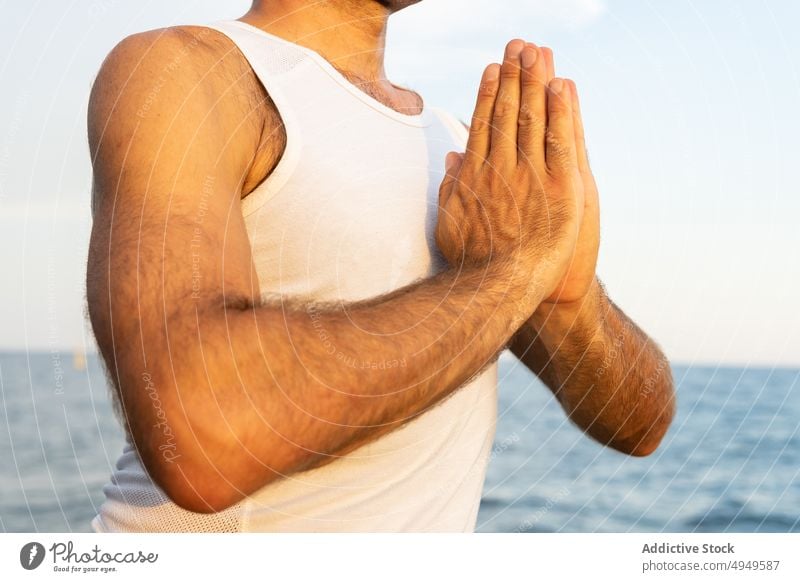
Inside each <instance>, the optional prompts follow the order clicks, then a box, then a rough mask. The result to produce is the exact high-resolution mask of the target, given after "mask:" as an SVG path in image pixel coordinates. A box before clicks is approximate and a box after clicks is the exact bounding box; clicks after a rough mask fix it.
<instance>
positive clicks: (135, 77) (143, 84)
mask: <svg viewBox="0 0 800 582" xmlns="http://www.w3.org/2000/svg"><path fill="white" fill-rule="evenodd" d="M261 91H263V90H262V89H260V86H259V84H258V82H257V80H256V79H255V75H254V73H252V70H251V69H250V67H249V65H248V64H247V62H246V61H245V60H244V58H243V57H242V56H241V54H240V53H239V52H238V51H236V49H235V45H233V43H232V42H231V41H230V40H229V39H227V37H225V36H224V35H223V34H221V33H219V32H217V31H215V30H213V29H210V28H205V27H195V26H178V27H171V28H163V29H158V30H151V31H147V32H142V33H138V34H134V35H132V36H129V37H127V38H125V39H124V40H122V41H121V42H120V43H119V44H117V46H115V47H114V48H113V50H112V51H111V52H110V53H109V54H108V56H107V57H106V58H105V60H104V61H103V64H102V66H101V67H100V71H99V72H98V74H97V77H96V78H95V81H94V84H93V86H92V91H91V95H90V98H89V137H90V141H91V140H92V138H93V137H98V136H93V131H95V130H98V129H100V128H98V127H97V125H98V124H101V126H102V127H105V125H106V123H107V122H108V121H109V119H110V118H112V117H116V119H115V123H116V125H123V126H124V125H125V121H128V122H130V124H133V123H134V122H135V123H139V122H141V121H150V122H155V121H158V119H159V118H161V117H164V114H167V115H168V114H170V113H177V111H178V110H179V109H186V108H187V107H188V108H191V107H197V106H198V105H201V106H202V105H205V106H206V108H207V107H209V106H211V105H213V106H214V107H216V108H221V109H226V110H227V109H236V108H237V107H238V108H239V109H241V110H242V111H243V112H245V113H249V114H252V111H248V107H247V106H248V105H249V109H253V108H254V107H256V104H257V102H258V101H259V98H261V100H262V101H263V94H260V92H261ZM228 112H230V111H228ZM199 113H201V114H202V113H203V112H202V111H200V112H199ZM220 121H224V119H220Z"/></svg>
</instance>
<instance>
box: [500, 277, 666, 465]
mask: <svg viewBox="0 0 800 582" xmlns="http://www.w3.org/2000/svg"><path fill="white" fill-rule="evenodd" d="M512 349H513V351H514V352H515V354H517V356H518V357H520V359H522V361H523V362H525V364H526V365H527V366H528V367H529V368H530V369H531V370H533V371H534V372H535V373H537V374H538V375H539V377H540V378H541V379H542V380H543V381H544V382H545V383H546V384H547V385H548V387H549V388H550V389H551V390H552V391H553V393H554V394H555V396H556V398H557V399H558V401H559V402H560V404H561V405H562V407H563V408H564V410H565V411H566V412H567V414H568V415H569V417H570V418H571V419H572V420H573V421H574V422H575V423H576V424H577V425H578V426H579V427H580V428H581V429H583V430H584V431H586V432H587V433H588V434H589V435H590V436H592V437H593V438H595V439H596V440H598V441H600V442H602V443H604V444H608V445H609V446H612V447H614V448H616V449H618V450H620V451H623V452H626V453H629V454H634V455H645V454H648V453H650V452H652V451H653V450H654V449H655V448H656V447H657V445H658V443H659V442H660V440H661V438H662V437H663V435H664V433H665V432H666V429H667V428H668V426H669V424H670V422H671V419H672V416H673V413H674V411H673V409H674V393H673V387H672V376H671V372H670V368H669V362H668V361H667V359H666V357H665V356H664V354H663V353H662V352H661V350H660V349H659V348H658V346H657V345H656V344H655V343H654V342H653V340H651V339H650V338H649V337H648V336H647V335H646V334H645V333H644V332H643V331H642V330H641V329H639V327H638V326H637V325H636V324H635V323H634V322H633V321H631V320H630V319H629V318H628V317H627V316H626V315H625V314H624V313H623V312H622V311H621V310H620V309H619V308H618V307H617V306H616V305H614V303H613V302H611V300H610V299H608V297H607V296H606V294H605V292H604V291H603V289H602V287H601V285H600V284H599V282H598V281H596V280H595V283H594V284H593V287H592V289H591V291H590V292H589V294H587V296H586V297H585V298H584V300H582V301H578V302H575V303H574V304H564V305H559V304H547V303H544V304H542V305H541V306H540V307H539V309H538V310H537V311H536V312H535V313H534V314H533V315H532V316H531V318H530V319H529V320H528V321H527V322H526V323H525V324H524V325H523V326H522V328H521V329H520V331H519V333H518V334H517V336H516V337H515V338H514V340H513V342H512Z"/></svg>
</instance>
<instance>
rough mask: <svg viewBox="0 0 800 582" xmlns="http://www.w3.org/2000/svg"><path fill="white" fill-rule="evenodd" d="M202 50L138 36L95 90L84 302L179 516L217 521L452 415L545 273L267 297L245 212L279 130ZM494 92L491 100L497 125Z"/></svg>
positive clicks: (486, 96)
mask: <svg viewBox="0 0 800 582" xmlns="http://www.w3.org/2000/svg"><path fill="white" fill-rule="evenodd" d="M199 35H200V33H198V31H197V29H194V30H193V31H190V32H185V31H177V32H176V31H170V32H166V33H159V32H156V33H148V34H145V35H139V36H137V37H134V38H132V39H130V40H128V41H126V42H124V43H123V44H122V45H121V46H120V47H118V48H117V49H115V51H114V52H113V53H112V55H111V56H110V57H109V59H108V60H107V61H106V63H105V64H104V66H103V69H102V70H101V72H100V74H99V76H98V80H97V81H96V84H95V88H94V90H93V94H92V98H91V103H90V111H89V136H90V147H91V153H92V159H93V165H94V177H95V185H94V188H95V192H96V201H95V206H94V211H95V217H94V226H93V231H92V239H91V246H90V253H89V265H88V277H87V296H88V300H89V312H90V317H91V321H92V325H93V329H94V331H95V335H96V337H97V340H98V344H99V346H100V349H101V351H102V353H103V356H104V358H105V361H106V363H107V365H108V367H109V370H110V373H111V375H112V377H113V381H114V382H115V384H116V387H117V389H118V390H119V394H120V398H121V401H122V404H123V409H124V412H125V415H126V421H127V424H128V427H129V430H130V432H131V436H132V438H133V440H134V442H135V444H136V447H137V450H138V451H139V454H140V455H141V458H142V460H143V463H144V465H145V467H146V468H147V470H148V472H149V473H150V475H151V477H152V478H153V479H154V480H155V481H156V483H157V484H158V485H159V486H160V487H161V488H162V489H163V490H164V491H165V492H166V493H167V494H168V495H169V496H170V497H171V498H172V499H173V500H174V501H175V502H176V503H177V504H179V505H181V506H182V507H184V508H187V509H190V510H193V511H200V512H210V511H219V510H221V509H223V508H225V507H228V506H230V505H232V504H233V503H235V502H237V501H239V500H240V499H242V498H243V497H244V496H246V495H248V494H250V493H252V492H254V491H256V490H258V489H259V488H261V487H263V486H264V485H266V484H267V483H269V482H271V481H273V480H276V479H279V478H281V477H284V476H286V475H289V474H291V473H293V472H296V471H300V470H304V469H308V468H312V467H315V466H320V465H322V464H325V463H326V462H328V461H330V460H332V459H334V458H336V456H339V455H342V454H345V453H347V452H349V451H351V450H353V449H355V448H357V447H358V446H361V445H363V444H365V443H366V442H369V441H371V440H374V439H375V438H377V437H379V436H381V435H382V434H385V433H387V432H389V431H392V430H395V429H396V428H398V427H399V426H401V425H402V424H403V423H405V422H407V421H409V420H411V419H413V418H414V417H415V416H417V415H419V414H421V413H423V412H424V411H426V410H428V409H429V408H430V407H432V406H434V405H436V403H438V402H439V401H441V400H442V399H443V398H445V397H446V396H448V395H449V394H451V393H452V392H453V391H455V390H456V389H458V387H460V386H462V385H463V384H464V383H465V382H467V381H468V380H469V379H470V378H471V377H473V376H474V375H475V374H477V373H478V372H479V371H480V370H481V369H482V368H484V366H485V365H486V364H487V363H489V362H491V361H492V360H493V359H494V358H495V357H496V355H497V354H498V352H499V351H500V350H501V349H502V348H503V347H504V346H505V345H506V343H507V342H508V341H509V340H510V339H511V337H512V334H513V333H514V332H515V331H516V325H515V324H518V323H519V322H520V321H521V320H522V319H524V318H525V317H528V316H530V314H531V313H532V312H533V311H534V310H535V308H536V306H537V305H538V302H539V301H540V300H541V299H542V297H544V293H545V292H546V291H545V290H544V289H545V287H546V285H545V286H544V287H543V288H542V289H543V290H542V292H541V293H534V294H531V293H530V292H529V285H528V281H527V279H526V278H525V277H523V275H524V274H525V273H526V272H529V271H530V269H525V268H522V269H517V268H516V267H515V265H516V264H517V263H515V260H514V258H513V257H512V256H511V254H508V255H506V256H500V255H499V254H498V256H496V257H495V258H494V259H493V260H492V261H491V262H485V263H483V264H480V265H478V264H474V265H472V266H464V267H463V268H460V269H450V270H448V271H445V272H444V273H442V274H440V275H438V276H436V277H434V278H432V279H429V280H426V281H423V282H420V283H417V284H415V285H411V286H409V287H406V288H403V289H401V290H398V291H395V292H393V293H391V294H389V295H386V296H383V297H379V298H375V299H372V300H369V301H364V302H360V303H356V304H351V305H317V306H314V305H308V304H301V303H297V302H295V301H292V300H286V301H284V300H281V299H277V300H276V301H275V302H274V303H270V302H264V301H262V299H261V297H260V291H259V289H258V281H257V276H256V273H255V269H254V266H253V263H252V258H251V253H250V246H249V239H248V237H247V232H246V229H245V225H244V221H243V218H242V215H241V211H240V208H239V200H240V197H241V193H242V184H243V182H244V177H245V176H246V175H247V173H248V169H249V168H250V166H251V164H252V161H253V154H254V153H255V151H256V149H257V148H258V144H259V141H260V139H261V138H262V131H263V123H262V120H260V118H259V113H258V111H259V104H257V103H252V102H249V101H248V100H246V99H245V100H243V99H242V97H241V96H242V95H243V94H248V93H250V94H252V91H249V89H252V87H247V86H245V85H247V83H252V82H254V81H253V80H252V78H251V77H249V76H248V73H247V72H246V71H245V70H244V69H243V70H242V72H241V74H240V75H236V74H233V75H231V74H229V73H226V72H225V71H230V70H232V69H235V67H233V66H226V59H232V58H236V57H235V54H234V53H232V51H230V50H227V49H226V47H222V48H220V47H219V43H220V42H221V41H220V40H219V39H218V38H216V37H208V38H202V37H200V40H197V39H198V37H199ZM215 43H217V44H215ZM226 50H227V52H226ZM221 54H222V55H223V56H220V55H221ZM230 64H231V63H227V65H230ZM240 66H241V63H240ZM496 93H497V91H496V88H495V89H490V90H487V91H485V92H484V93H482V95H481V96H480V97H479V106H480V103H481V100H482V101H483V106H482V108H483V110H484V111H487V110H489V111H491V103H489V105H487V103H488V100H491V101H492V102H493V101H494V98H495V95H496ZM490 126H491V124H490V123H484V124H476V127H477V128H478V129H476V130H475V131H476V134H475V135H476V136H477V138H480V137H481V136H480V135H478V133H479V132H480V131H483V132H488V131H489V130H490ZM508 204H513V202H509V203H508ZM516 273H519V274H520V275H519V276H517V275H516ZM543 276H544V275H543ZM558 276H560V273H552V274H550V275H548V277H549V278H550V279H552V280H553V281H552V282H553V284H554V283H555V281H557V279H558ZM521 312H522V313H521ZM512 322H514V323H512ZM331 346H334V352H335V353H341V354H343V355H345V356H347V357H348V358H350V359H355V360H356V361H358V362H367V363H369V364H370V365H368V366H364V367H360V366H359V367H353V366H352V365H348V361H349V360H348V361H343V360H342V359H337V358H336V356H335V355H333V354H332V353H331ZM396 361H405V363H406V365H404V366H397V365H391V363H393V362H396ZM373 363H374V364H376V365H375V366H372V365H371V364H373ZM382 363H385V364H389V365H381V364H382Z"/></svg>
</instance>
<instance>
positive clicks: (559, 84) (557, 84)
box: [550, 79, 564, 95]
mask: <svg viewBox="0 0 800 582" xmlns="http://www.w3.org/2000/svg"><path fill="white" fill-rule="evenodd" d="M563 88H564V82H563V81H562V80H561V79H553V80H552V81H550V90H551V91H552V92H553V93H555V94H556V95H558V94H559V93H561V90H562V89H563Z"/></svg>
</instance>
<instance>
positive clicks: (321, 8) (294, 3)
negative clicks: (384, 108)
mask: <svg viewBox="0 0 800 582" xmlns="http://www.w3.org/2000/svg"><path fill="white" fill-rule="evenodd" d="M388 17H389V11H388V10H387V9H386V8H384V7H383V6H381V5H380V4H379V3H378V2H372V1H369V2H368V1H366V0H316V1H314V2H311V1H309V0H255V2H253V6H252V8H251V9H250V11H249V12H248V13H247V14H245V15H244V16H243V17H242V18H241V19H240V20H242V21H243V22H246V23H248V24H251V25H253V26H257V27H258V28H260V29H262V30H264V31H266V32H268V33H270V34H274V35H275V36H280V37H281V38H285V39H286V40H288V41H290V42H294V43H296V44H299V45H302V46H305V47H307V48H310V49H311V50H313V51H316V52H318V53H319V54H320V55H322V56H323V57H324V58H325V59H326V60H327V61H329V62H330V63H331V64H332V65H334V66H335V67H336V68H337V69H339V70H341V71H343V72H346V73H349V74H350V75H352V76H354V77H357V78H359V79H362V80H363V81H367V82H386V81H387V79H386V72H385V71H384V68H383V54H384V48H385V44H386V22H387V19H388Z"/></svg>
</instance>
